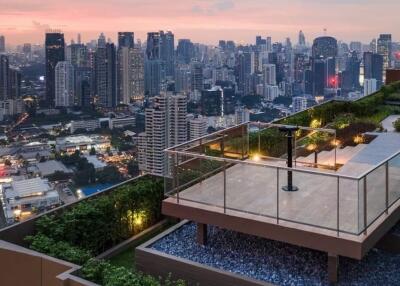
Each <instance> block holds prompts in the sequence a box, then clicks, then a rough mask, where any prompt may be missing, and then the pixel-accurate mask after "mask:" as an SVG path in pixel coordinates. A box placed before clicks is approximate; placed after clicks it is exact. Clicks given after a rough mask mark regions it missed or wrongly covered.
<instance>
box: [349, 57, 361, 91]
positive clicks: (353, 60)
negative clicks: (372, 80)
mask: <svg viewBox="0 0 400 286" xmlns="http://www.w3.org/2000/svg"><path fill="white" fill-rule="evenodd" d="M346 71H348V72H349V74H348V75H349V82H350V84H351V87H350V89H352V90H354V89H358V88H359V87H360V60H359V59H358V52H357V51H356V50H353V51H352V52H351V56H350V57H349V58H348V60H347V64H346Z"/></svg>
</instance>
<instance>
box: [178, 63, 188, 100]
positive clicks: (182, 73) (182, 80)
mask: <svg viewBox="0 0 400 286" xmlns="http://www.w3.org/2000/svg"><path fill="white" fill-rule="evenodd" d="M190 81H191V73H190V66H189V65H186V64H184V65H179V66H178V67H177V68H176V69H175V92H178V93H183V94H188V93H189V92H190V91H191V90H192V87H191V83H190Z"/></svg>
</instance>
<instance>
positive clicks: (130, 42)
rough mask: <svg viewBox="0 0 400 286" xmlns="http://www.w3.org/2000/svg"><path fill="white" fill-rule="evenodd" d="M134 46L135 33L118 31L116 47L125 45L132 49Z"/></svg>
mask: <svg viewBox="0 0 400 286" xmlns="http://www.w3.org/2000/svg"><path fill="white" fill-rule="evenodd" d="M134 46H135V35H134V33H133V32H118V49H120V48H122V47H127V48H131V49H133V48H134Z"/></svg>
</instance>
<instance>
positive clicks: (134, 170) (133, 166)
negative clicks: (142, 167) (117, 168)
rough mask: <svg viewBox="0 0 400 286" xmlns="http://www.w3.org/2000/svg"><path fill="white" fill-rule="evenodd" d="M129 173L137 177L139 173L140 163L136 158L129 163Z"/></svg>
mask: <svg viewBox="0 0 400 286" xmlns="http://www.w3.org/2000/svg"><path fill="white" fill-rule="evenodd" d="M127 169H128V174H129V175H131V176H133V177H135V176H137V175H139V164H138V162H137V161H136V160H131V161H129V163H128V165H127Z"/></svg>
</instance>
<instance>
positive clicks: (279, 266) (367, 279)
mask: <svg viewBox="0 0 400 286" xmlns="http://www.w3.org/2000/svg"><path fill="white" fill-rule="evenodd" d="M195 237H196V225H195V224H194V223H188V224H186V225H184V226H182V227H181V228H179V229H178V230H176V231H174V232H173V233H171V234H169V235H167V236H165V237H164V238H162V239H160V240H158V241H157V242H155V243H154V244H152V245H151V246H150V248H152V249H155V250H158V251H161V252H164V253H167V254H170V255H173V256H177V257H180V258H185V259H188V260H191V261H194V262H198V263H201V264H204V265H208V266H211V267H215V268H218V269H222V270H225V271H229V272H233V273H237V274H240V275H244V276H248V277H251V278H254V279H257V280H261V281H267V282H270V283H272V284H276V285H285V286H286V285H329V284H328V278H327V269H326V267H327V255H326V253H323V252H319V251H314V250H310V249H306V248H302V247H297V246H292V245H289V244H285V243H281V242H276V241H272V240H267V239H263V238H259V237H255V236H250V235H245V234H241V233H237V232H233V231H228V230H223V229H219V228H217V227H212V226H209V229H208V244H207V245H206V246H201V245H198V244H197V243H196V238H195ZM339 265H340V266H339V267H340V268H339V273H340V274H339V285H400V271H399V270H398V269H399V267H400V255H393V254H389V253H386V252H383V251H380V250H376V249H373V250H371V251H370V253H369V254H368V255H367V256H366V257H365V258H364V259H363V260H362V261H357V260H353V259H348V258H344V257H341V258H340V264H339Z"/></svg>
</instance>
